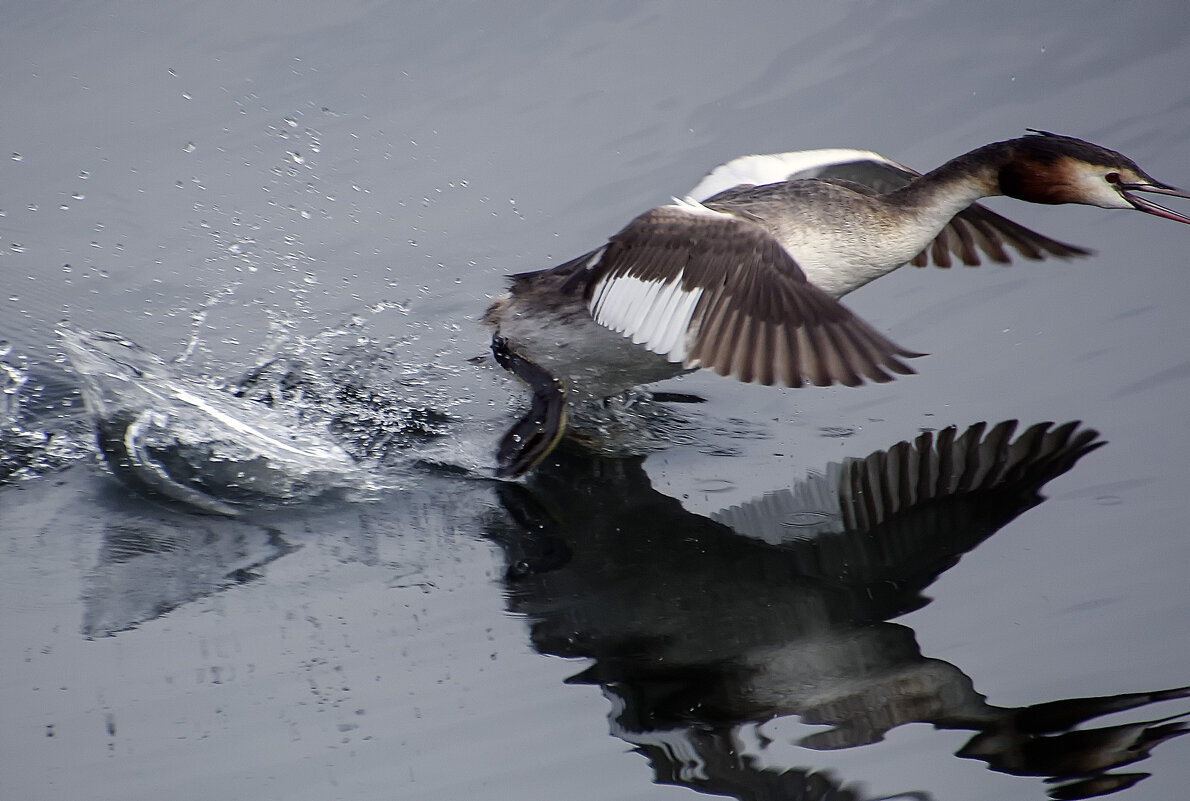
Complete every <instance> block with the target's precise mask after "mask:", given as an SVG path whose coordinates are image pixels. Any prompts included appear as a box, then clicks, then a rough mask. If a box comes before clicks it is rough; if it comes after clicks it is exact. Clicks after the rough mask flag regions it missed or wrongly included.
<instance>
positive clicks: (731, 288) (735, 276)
mask: <svg viewBox="0 0 1190 801" xmlns="http://www.w3.org/2000/svg"><path fill="white" fill-rule="evenodd" d="M594 270H595V275H594V276H593V280H592V281H591V282H590V284H589V285H588V294H587V301H588V308H589V309H590V310H591V314H592V316H593V317H594V318H595V320H596V321H597V322H599V323H601V324H603V325H605V326H607V327H608V328H611V329H613V330H615V331H619V332H621V333H623V334H624V335H625V336H629V337H632V339H633V341H635V342H638V343H640V344H643V345H645V346H646V347H648V348H649V349H650V350H653V351H654V352H656V353H661V354H664V355H666V356H667V357H668V358H670V360H671V361H677V362H681V363H683V364H685V365H686V366H688V367H704V368H707V369H711V370H714V371H715V372H717V373H719V374H720V375H731V376H734V377H735V378H738V379H739V380H741V381H746V382H757V383H761V384H775V383H781V384H784V385H786V386H790V387H800V386H802V385H803V384H805V383H807V382H809V383H812V384H815V385H818V386H826V385H829V384H834V383H840V384H845V385H847V386H855V385H858V384H861V383H863V379H864V378H868V379H870V380H872V381H877V382H885V381H891V380H892V378H893V376H892V375H890V371H891V372H893V373H901V374H909V373H912V372H913V370H912V369H911V368H910V367H908V366H907V365H906V364H904V363H903V362H902V361H901V360H900V358H898V357H913V356H917V355H920V354H916V353H913V352H911V351H908V350H905V349H904V348H901V347H900V346H898V345H896V344H894V343H893V342H891V341H890V340H888V339H886V338H885V337H883V336H882V335H880V334H879V333H877V332H876V331H875V330H874V329H873V328H872V327H871V326H869V325H868V324H867V323H865V322H864V321H863V320H861V319H859V318H858V317H856V316H855V315H854V314H852V313H851V311H849V310H848V309H847V308H845V307H844V306H843V305H841V304H840V303H839V302H838V301H836V300H835V299H834V298H832V297H830V296H829V295H827V294H826V293H825V292H823V291H822V290H820V289H818V288H817V287H815V286H813V285H812V284H810V283H809V282H808V281H807V280H806V276H805V274H804V273H803V272H802V271H801V269H800V268H799V267H798V266H797V264H795V263H794V261H793V259H792V258H791V257H790V256H789V254H788V253H787V252H786V251H785V249H784V248H782V247H781V246H780V244H778V243H777V241H776V240H775V239H773V237H772V236H770V235H769V234H768V232H766V231H765V230H764V229H763V228H761V227H760V226H758V225H755V224H754V223H751V222H748V221H746V220H742V219H739V218H737V217H733V216H731V215H728V214H722V213H718V212H713V211H710V210H709V209H706V208H704V207H702V206H697V205H691V206H685V205H679V206H663V207H661V208H658V209H653V210H652V211H649V212H646V213H644V214H642V215H641V216H639V217H637V218H636V219H635V220H633V221H632V222H631V223H629V224H628V226H627V227H626V228H624V230H622V231H620V232H619V233H618V234H616V235H615V236H613V237H612V238H611V240H610V241H609V243H608V246H607V249H606V251H604V253H603V255H602V257H601V258H600V259H599V262H598V264H597V265H595V266H594Z"/></svg>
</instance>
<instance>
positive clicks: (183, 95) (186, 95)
mask: <svg viewBox="0 0 1190 801" xmlns="http://www.w3.org/2000/svg"><path fill="white" fill-rule="evenodd" d="M182 99H183V100H189V99H190V93H189V92H182Z"/></svg>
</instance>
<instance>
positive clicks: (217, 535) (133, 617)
mask: <svg viewBox="0 0 1190 801" xmlns="http://www.w3.org/2000/svg"><path fill="white" fill-rule="evenodd" d="M106 518H107V519H109V520H111V521H113V522H110V523H108V524H107V525H106V526H105V528H104V537H103V546H102V548H101V549H100V552H99V562H98V564H97V565H96V566H95V567H94V568H92V569H91V571H90V572H89V573H88V575H87V576H86V578H85V579H84V587H83V598H84V601H85V606H84V610H85V611H84V614H83V627H82V630H83V634H84V635H86V636H87V637H101V636H108V635H112V634H115V633H117V632H120V631H123V630H125V629H130V628H133V627H135V626H137V625H139V624H140V623H142V622H144V621H146V620H152V619H154V618H157V617H160V616H162V615H164V614H166V613H168V612H169V611H170V610H172V609H176V608H177V607H179V606H181V605H183V604H186V603H190V602H191V601H195V600H198V599H200V598H204V597H206V596H208V595H211V594H213V593H215V592H218V591H220V590H224V589H226V588H228V587H231V586H234V585H236V584H244V583H247V582H249V581H252V580H254V579H256V578H258V577H259V576H260V573H258V572H257V571H258V570H259V569H260V568H263V567H264V566H265V565H267V564H269V563H270V562H273V561H275V560H277V559H280V558H281V557H282V556H285V555H286V554H288V553H291V552H292V551H294V550H295V549H296V546H294V545H291V544H290V543H288V542H286V540H285V538H284V536H283V535H282V534H281V532H280V531H278V530H276V529H272V528H268V527H265V526H260V525H253V524H250V523H245V522H241V521H239V520H219V519H212V518H210V517H201V516H198V517H196V516H189V515H185V516H184V515H180V514H176V513H171V512H169V511H168V510H164V509H162V510H158V509H154V508H151V507H145V506H142V507H138V508H136V509H135V510H128V509H120V510H118V511H117V510H115V509H113V510H111V513H109V514H108V515H107V516H106Z"/></svg>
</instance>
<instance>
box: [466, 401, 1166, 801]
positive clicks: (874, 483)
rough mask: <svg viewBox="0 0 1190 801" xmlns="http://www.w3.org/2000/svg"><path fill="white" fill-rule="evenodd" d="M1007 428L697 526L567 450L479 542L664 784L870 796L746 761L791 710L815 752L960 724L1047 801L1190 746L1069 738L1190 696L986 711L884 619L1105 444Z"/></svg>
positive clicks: (1162, 723) (504, 495) (618, 468)
mask: <svg viewBox="0 0 1190 801" xmlns="http://www.w3.org/2000/svg"><path fill="white" fill-rule="evenodd" d="M1016 429H1017V426H1016V423H1015V422H1014V421H1008V422H1004V423H1000V424H998V425H995V426H992V427H990V428H989V427H988V426H987V425H986V424H983V423H980V424H978V425H975V426H972V427H970V428H969V429H967V430H966V431H965V432H962V433H961V434H960V433H959V432H958V431H957V430H955V429H953V428H950V429H945V430H943V431H940V432H937V433H924V434H922V435H921V436H919V437H918V438H917V439H916V440H914V441H913V442H902V443H899V444H897V445H895V446H893V447H892V448H889V449H887V450H884V451H878V452H876V453H873V454H871V455H870V456H868V457H866V458H864V459H859V460H854V461H850V462H847V463H844V464H841V465H833V466H831V467H829V468H828V469H827V470H826V471H825V472H824V474H823V475H821V476H815V477H811V478H810V479H807V480H806V481H804V482H802V483H800V484H798V485H796V486H794V487H792V488H791V489H788V490H783V491H781V492H778V493H772V494H769V495H766V496H764V497H762V498H759V499H756V500H754V501H752V502H749V503H747V504H744V505H742V506H739V507H734V508H732V509H728V510H724V511H723V512H720V513H718V514H715V515H712V516H711V517H704V516H700V515H697V514H694V513H691V512H689V511H687V510H685V509H684V508H683V507H682V506H681V504H680V503H679V502H678V501H677V500H676V499H674V498H670V497H667V496H665V495H663V494H661V493H659V492H657V491H655V490H654V489H653V488H652V486H651V485H650V483H649V480H648V477H647V476H646V474H645V472H644V470H643V468H642V462H641V460H639V459H628V460H611V459H606V458H597V457H593V456H591V455H590V454H580V453H576V452H566V453H562V454H559V455H558V457H557V459H556V462H555V464H554V466H553V468H552V469H548V470H540V471H538V473H537V474H535V475H534V476H533V477H532V478H531V480H530V481H529V483H527V484H525V485H518V484H507V485H502V486H501V487H500V489H499V492H500V497H501V502H502V505H503V507H504V510H505V512H506V513H507V516H497V517H494V518H493V520H492V521H491V522H490V524H489V526H488V534H489V536H490V537H491V538H492V539H493V540H495V541H496V542H497V543H498V544H499V545H500V546H501V547H502V548H503V549H504V551H505V555H506V559H507V562H508V570H507V573H506V578H505V583H506V588H507V596H508V604H509V607H510V608H511V609H512V610H513V611H516V612H520V613H523V614H525V615H526V616H527V618H528V619H529V621H530V624H531V637H532V641H533V645H534V646H535V647H536V649H537V650H538V651H540V652H541V653H544V654H552V655H557V656H563V657H581V658H587V659H590V660H593V661H592V664H591V665H590V667H589V668H587V669H586V670H584V671H583V672H581V673H579V674H578V675H576V676H574V677H572V678H571V679H570V682H572V683H577V684H594V685H598V686H600V687H601V688H602V690H603V692H604V693H605V695H606V696H607V697H608V698H609V700H611V702H612V706H613V711H612V713H611V726H612V731H613V733H614V734H616V735H617V736H619V737H621V738H622V739H624V740H626V741H627V742H629V743H632V744H634V745H635V746H636V748H637V750H638V751H639V752H640V753H642V754H643V755H644V756H646V758H647V759H648V760H649V762H650V763H651V765H652V767H653V769H654V771H655V773H656V781H657V782H659V783H663V784H675V785H682V786H687V787H690V788H692V789H695V790H699V791H701V792H704V793H708V794H713V795H725V796H729V797H734V798H739V799H769V798H782V799H784V798H798V799H827V798H831V799H835V798H846V799H856V800H857V801H860V799H864V798H868V796H865V795H863V794H862V792H861V791H860V790H858V789H856V788H854V787H847V786H844V785H842V784H841V783H840V782H839V781H838V780H837V779H836V778H835V777H833V776H831V775H829V774H826V773H822V772H816V771H814V770H813V769H811V768H806V767H796V766H791V767H788V768H780V767H771V766H769V767H762V766H761V760H760V759H758V753H757V751H756V747H752V746H749V745H747V742H748V740H749V739H751V740H752V741H757V740H760V745H759V748H761V749H763V748H764V742H763V737H762V735H760V734H758V733H757V731H756V726H757V725H758V724H761V723H765V722H767V721H770V720H772V719H774V718H778V717H786V716H796V717H798V718H799V719H800V720H801V721H802V722H803V723H806V724H816V725H820V726H823V727H826V728H824V729H822V730H820V731H816V732H814V733H812V734H809V735H808V736H806V737H804V738H802V739H801V740H799V741H798V745H801V746H803V747H806V748H809V749H838V748H850V747H855V746H859V745H865V744H869V743H874V742H877V741H879V740H881V739H883V737H884V736H885V735H886V734H887V733H888V732H889V731H890V730H892V729H893V728H895V727H897V726H901V725H903V724H906V723H911V722H924V723H931V724H933V725H934V726H935V727H937V728H940V729H959V730H969V731H973V732H975V734H974V736H973V737H972V738H971V739H970V740H969V741H968V742H967V744H966V745H965V746H964V747H963V748H962V749H961V750H960V751H959V752H958V755H959V756H962V757H966V758H971V759H979V760H983V761H985V762H986V763H987V764H988V765H989V766H990V767H991V768H992V769H994V770H996V771H1000V772H1003V773H1010V774H1014V775H1023V776H1036V777H1041V778H1044V779H1045V780H1046V781H1047V782H1048V783H1051V784H1052V785H1053V786H1052V787H1051V789H1050V791H1049V793H1050V796H1051V797H1052V798H1056V799H1066V798H1089V797H1093V796H1096V795H1103V794H1106V793H1110V792H1114V791H1116V790H1119V789H1122V788H1124V787H1127V786H1130V785H1131V784H1134V783H1135V782H1137V781H1139V780H1140V779H1142V778H1144V776H1145V775H1147V774H1143V773H1115V772H1113V771H1114V770H1115V769H1116V768H1119V767H1122V766H1124V765H1128V764H1131V763H1135V762H1138V761H1140V760H1143V759H1145V758H1147V756H1148V754H1149V752H1150V750H1151V749H1152V748H1154V747H1155V746H1156V745H1158V744H1160V743H1161V742H1164V741H1165V740H1168V739H1171V738H1174V737H1177V736H1178V735H1181V734H1184V733H1186V731H1187V726H1186V723H1185V722H1183V721H1182V720H1181V718H1182V717H1184V716H1175V717H1174V718H1166V719H1157V720H1150V721H1145V722H1140V723H1134V724H1129V725H1124V726H1103V727H1099V728H1094V727H1092V728H1082V727H1083V726H1084V725H1085V724H1091V723H1092V721H1094V720H1095V719H1096V718H1099V717H1101V716H1103V715H1106V714H1109V713H1114V712H1120V711H1124V710H1130V709H1138V708H1141V707H1145V706H1147V705H1149V704H1153V703H1157V702H1159V701H1166V700H1172V699H1184V698H1187V697H1190V689H1187V688H1180V689H1175V690H1167V691H1162V692H1151V693H1134V694H1127V695H1117V696H1106V697H1101V698H1075V699H1063V700H1059V701H1055V702H1052V703H1047V704H1038V705H1034V706H1029V707H1021V708H1008V707H998V706H993V705H991V704H989V703H988V702H987V700H986V698H985V697H984V696H983V695H981V694H979V693H978V692H977V691H976V690H975V688H974V686H973V683H972V681H971V679H970V678H969V677H968V676H967V675H966V674H964V673H963V671H962V670H960V669H959V668H958V667H956V666H955V665H953V664H950V663H948V662H945V661H942V660H939V659H932V658H928V657H925V656H923V655H922V653H921V650H920V648H919V647H918V645H917V642H916V639H915V635H914V632H913V630H912V629H910V628H908V627H906V626H903V625H899V624H895V623H891V622H888V621H890V620H892V619H893V618H896V617H898V616H900V615H903V614H905V613H907V612H910V611H912V610H914V609H916V608H919V607H921V606H922V605H924V604H925V603H927V602H928V599H927V598H926V597H925V596H924V595H923V591H924V590H925V588H926V587H928V586H929V585H930V584H931V583H932V582H933V581H934V580H935V579H936V578H937V577H938V576H939V575H940V574H941V573H942V572H944V571H945V570H946V569H948V568H949V567H951V566H952V565H953V564H955V563H956V562H957V561H958V559H959V558H960V557H961V556H962V555H963V554H965V553H967V552H968V551H970V550H971V549H972V548H974V547H975V546H977V545H978V544H979V543H980V542H982V541H983V540H985V539H986V538H987V537H989V536H990V535H992V534H993V533H995V532H996V531H997V530H998V529H999V528H1001V527H1002V526H1004V525H1006V524H1007V523H1008V522H1010V521H1011V520H1013V519H1014V518H1015V517H1017V516H1018V515H1020V514H1022V513H1023V512H1025V511H1027V510H1029V509H1030V508H1032V507H1034V506H1036V505H1037V504H1039V503H1041V502H1042V500H1043V496H1042V495H1041V489H1042V488H1043V487H1044V486H1045V484H1046V483H1048V482H1049V481H1051V480H1052V479H1054V478H1056V477H1057V476H1060V475H1062V474H1063V473H1065V472H1066V471H1068V470H1070V469H1071V468H1072V467H1073V466H1074V465H1075V464H1076V463H1077V462H1078V461H1079V459H1081V458H1082V457H1083V456H1085V455H1086V454H1088V453H1089V452H1091V451H1093V450H1095V449H1096V448H1098V447H1100V446H1101V445H1103V444H1104V443H1103V442H1102V441H1101V440H1099V439H1098V433H1097V432H1096V431H1094V430H1091V429H1088V428H1085V427H1082V426H1081V425H1079V424H1078V423H1068V424H1065V425H1061V426H1053V425H1051V424H1049V423H1041V424H1037V425H1034V426H1032V427H1030V428H1028V429H1026V430H1024V431H1022V432H1020V433H1019V435H1017V436H1015V438H1014V436H1013V435H1014V434H1015V433H1016ZM1076 727H1079V728H1076ZM749 731H751V732H752V734H751V735H748V734H747V732H749ZM897 797H899V798H910V797H914V798H924V797H925V796H922V795H920V794H911V795H907V796H897Z"/></svg>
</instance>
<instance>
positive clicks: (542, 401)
mask: <svg viewBox="0 0 1190 801" xmlns="http://www.w3.org/2000/svg"><path fill="white" fill-rule="evenodd" d="M492 355H493V356H495V357H496V361H497V362H498V363H499V364H500V366H501V367H503V368H504V369H505V370H507V371H509V372H510V373H512V374H513V375H515V376H516V377H517V378H519V379H521V380H522V381H524V382H525V383H526V384H528V385H529V388H530V389H531V390H532V391H533V397H532V400H531V402H530V406H529V412H528V414H526V415H525V416H524V417H522V418H521V419H520V420H518V421H517V422H516V423H514V424H513V425H512V427H511V428H510V429H508V431H507V433H505V434H504V437H503V438H502V439H501V440H500V445H499V447H498V448H497V450H496V475H497V477H499V478H517V477H518V476H522V475H524V474H525V473H527V472H529V471H530V470H532V469H533V468H534V467H536V466H537V465H538V464H540V463H541V461H542V460H543V459H545V457H546V456H548V455H549V454H550V451H552V450H553V449H554V448H555V447H556V446H557V444H558V441H559V440H561V439H562V435H563V434H564V433H565V432H566V418H567V413H566V396H567V393H566V386H565V385H564V384H563V383H562V382H561V381H560V380H558V379H557V378H555V377H554V376H553V375H551V374H550V373H549V372H548V371H547V370H545V369H544V368H543V367H541V365H539V364H536V363H534V362H532V361H530V360H528V359H526V358H525V357H524V356H522V355H521V354H519V353H517V352H516V351H515V350H513V349H512V346H511V345H510V344H509V342H508V340H507V339H505V338H504V337H501V336H495V337H492Z"/></svg>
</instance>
